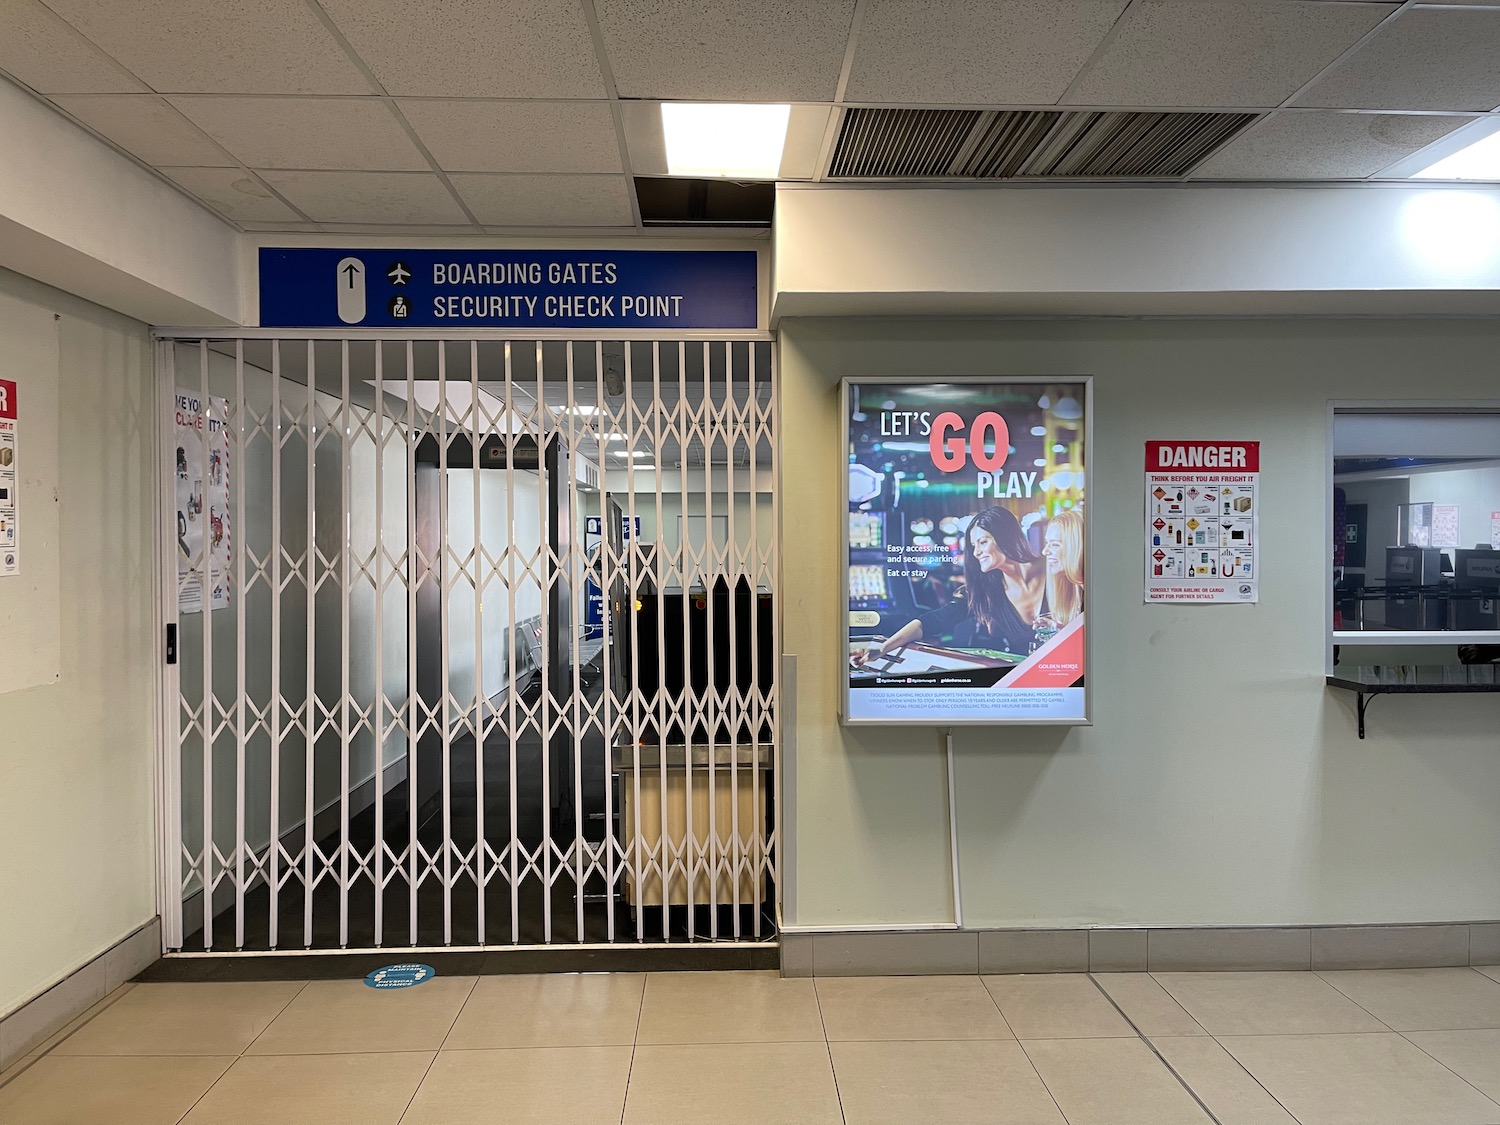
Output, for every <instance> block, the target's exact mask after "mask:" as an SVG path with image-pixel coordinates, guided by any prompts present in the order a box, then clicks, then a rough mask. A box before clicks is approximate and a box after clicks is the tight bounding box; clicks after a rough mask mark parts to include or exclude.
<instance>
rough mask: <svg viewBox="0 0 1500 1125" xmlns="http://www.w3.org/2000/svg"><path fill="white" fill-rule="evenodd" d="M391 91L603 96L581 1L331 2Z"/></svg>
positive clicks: (343, 28)
mask: <svg viewBox="0 0 1500 1125" xmlns="http://www.w3.org/2000/svg"><path fill="white" fill-rule="evenodd" d="M322 3H323V10H324V11H326V12H327V13H328V15H329V17H330V18H331V19H332V20H333V22H334V23H335V24H336V25H337V26H338V29H339V31H340V32H342V33H343V35H344V38H346V39H347V40H348V41H349V45H350V46H352V47H353V48H354V50H355V51H356V52H358V54H359V57H360V58H362V59H363V60H364V61H365V64H366V65H367V66H369V68H370V69H371V71H373V72H374V74H375V77H376V78H378V79H379V80H380V83H381V85H383V86H384V87H385V89H386V92H387V93H390V94H397V95H403V96H411V95H415V96H431V97H458V98H602V97H604V95H605V90H604V79H603V77H602V76H601V74H600V71H599V59H598V57H597V56H596V55H595V53H594V40H593V36H592V35H591V34H590V33H589V28H588V24H587V22H586V21H585V20H584V17H583V5H582V4H580V3H578V0H527V2H526V3H523V4H497V3H495V2H494V0H444V3H441V4H422V3H413V2H412V0H322Z"/></svg>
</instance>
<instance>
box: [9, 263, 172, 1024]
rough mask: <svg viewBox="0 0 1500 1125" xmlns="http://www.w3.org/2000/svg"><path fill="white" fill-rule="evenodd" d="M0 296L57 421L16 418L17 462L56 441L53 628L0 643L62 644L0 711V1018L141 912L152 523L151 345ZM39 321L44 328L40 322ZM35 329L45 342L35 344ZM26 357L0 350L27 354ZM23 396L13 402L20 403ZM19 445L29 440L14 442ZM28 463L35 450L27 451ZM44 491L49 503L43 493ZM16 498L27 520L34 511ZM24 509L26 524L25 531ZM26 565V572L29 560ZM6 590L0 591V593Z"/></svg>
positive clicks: (15, 289) (99, 319)
mask: <svg viewBox="0 0 1500 1125" xmlns="http://www.w3.org/2000/svg"><path fill="white" fill-rule="evenodd" d="M0 298H3V299H14V300H18V301H24V302H27V303H30V304H33V305H38V306H41V307H42V308H43V309H45V310H48V311H49V312H51V313H54V314H56V315H57V316H58V318H59V319H58V320H57V321H56V322H55V331H56V333H57V338H58V343H59V349H58V353H57V354H58V362H57V365H56V367H55V368H53V369H50V370H46V369H40V368H38V369H36V370H33V371H30V372H28V373H27V377H26V379H24V380H23V381H22V386H23V387H26V386H28V385H29V386H31V387H32V388H36V387H38V386H39V385H40V384H44V383H45V384H47V385H49V387H50V389H51V390H52V391H53V392H54V395H53V401H55V402H56V403H58V404H59V408H58V409H56V410H55V411H52V412H50V413H51V416H50V417H48V416H46V414H45V413H44V412H41V411H36V412H33V413H25V410H26V407H25V402H26V400H25V398H24V397H23V399H22V402H21V406H22V410H23V415H22V429H21V433H20V442H21V444H20V450H21V456H22V457H23V458H24V457H25V455H26V454H25V450H26V447H27V442H28V440H29V441H31V442H33V443H35V442H36V441H38V439H40V437H41V435H42V433H43V431H44V429H45V428H47V427H50V428H51V429H52V430H53V431H54V433H55V434H56V436H57V441H58V451H59V458H58V470H57V473H56V480H55V481H53V482H50V483H51V484H52V486H53V487H55V489H56V503H57V505H58V507H59V509H60V511H61V514H62V520H61V527H60V532H61V534H60V537H59V551H58V558H59V564H60V565H59V574H58V583H59V586H60V590H61V601H60V615H59V612H58V607H57V606H50V607H45V608H44V609H43V610H42V611H43V612H45V613H46V614H47V616H46V618H44V619H40V620H30V619H29V618H30V617H32V616H33V615H34V614H35V613H36V612H37V610H38V608H41V607H33V608H31V609H26V610H23V611H22V612H23V613H25V614H26V615H27V617H28V620H24V621H23V620H19V619H17V618H13V617H10V616H7V617H6V618H5V619H3V620H0V636H10V637H15V636H17V635H31V634H32V631H33V630H34V629H50V630H52V631H53V632H54V634H60V639H61V662H60V669H61V678H60V679H59V680H58V682H57V683H55V684H48V685H46V686H42V687H35V688H31V689H29V690H24V691H14V692H9V693H6V694H3V695H0V730H3V731H4V732H5V737H4V740H3V743H4V744H3V746H0V855H3V856H4V857H5V861H4V862H3V863H0V1015H4V1014H5V1013H7V1012H9V1011H10V1010H12V1009H13V1008H16V1007H18V1006H19V1005H20V1004H22V1003H24V1002H25V1001H26V1000H28V999H30V998H31V997H32V996H35V995H36V994H38V993H39V992H41V991H43V990H44V989H46V988H47V987H48V986H50V985H52V984H53V983H55V982H56V981H58V980H60V979H61V978H62V977H64V976H66V975H68V974H69V973H71V972H72V971H73V970H75V969H77V968H79V967H80V966H82V965H84V964H86V963H87V962H89V961H90V960H92V959H93V958H94V957H96V956H98V955H99V954H100V953H101V952H103V951H104V950H105V949H108V948H109V947H110V946H112V945H113V944H115V943H116V942H117V941H119V940H120V939H121V938H124V937H126V936H127V935H129V934H130V933H131V932H132V931H134V930H135V929H137V928H138V927H140V926H141V925H143V924H144V923H146V922H148V921H149V920H150V919H151V918H152V917H153V916H154V915H155V914H156V904H155V859H154V838H153V808H154V800H155V797H154V784H153V776H154V762H155V757H156V729H155V710H154V698H155V695H154V692H155V665H154V662H153V654H155V653H156V652H157V644H158V636H157V632H156V626H155V624H154V621H153V610H152V591H153V584H154V582H155V575H154V571H153V566H154V563H153V546H152V540H153V536H154V534H155V532H154V528H155V522H154V521H155V517H154V514H153V501H154V497H153V488H154V481H155V476H154V472H153V466H152V457H153V448H154V447H153V442H154V440H155V420H154V416H153V406H152V402H153V396H152V390H151V387H152V363H151V341H150V336H149V334H148V332H147V329H146V326H145V325H143V324H139V323H137V322H135V321H132V320H128V319H126V318H125V317H122V316H118V315H116V314H114V313H111V312H106V311H105V310H104V309H101V308H99V307H97V306H95V305H90V304H88V303H87V302H84V301H81V300H78V299H77V298H74V297H69V296H66V295H64V294H62V293H59V292H57V291H55V290H52V289H49V288H47V287H46V286H43V285H39V284H37V283H35V282H32V281H29V280H26V279H24V278H21V277H19V276H17V275H15V274H12V273H9V272H7V271H4V270H0ZM44 319H47V320H49V321H50V318H44ZM51 330H53V329H51V328H50V327H49V331H51ZM30 343H31V342H30V341H18V340H14V339H7V340H4V341H0V346H4V347H6V348H9V349H13V350H20V351H24V350H26V348H27V346H28V345H29V344H30ZM24 393H25V392H23V394H24ZM28 434H29V436H28ZM33 448H35V446H34V445H33ZM49 490H50V489H49ZM41 491H42V490H38V489H33V490H31V491H30V492H29V493H27V494H23V495H22V496H21V532H22V566H23V567H24V566H26V565H27V562H26V559H27V556H26V553H25V546H24V544H25V535H26V529H27V526H28V524H27V520H28V518H30V519H32V520H33V526H35V521H36V520H37V519H38V517H39V516H40V513H41V510H42V508H43V507H44V506H45V505H46V504H47V502H48V500H49V499H50V498H49V497H47V496H45V495H43V494H39V492H41ZM28 511H29V512H30V513H32V514H31V516H30V517H28V515H27V513H28ZM32 565H36V562H35V558H34V559H33V563H32ZM14 581H20V579H11V578H0V582H14Z"/></svg>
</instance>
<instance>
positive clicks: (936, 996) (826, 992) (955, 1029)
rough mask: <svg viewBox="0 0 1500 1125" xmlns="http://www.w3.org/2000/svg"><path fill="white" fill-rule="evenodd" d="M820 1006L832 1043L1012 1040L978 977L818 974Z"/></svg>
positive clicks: (1008, 1029) (1002, 1018)
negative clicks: (838, 1041)
mask: <svg viewBox="0 0 1500 1125" xmlns="http://www.w3.org/2000/svg"><path fill="white" fill-rule="evenodd" d="M818 1004H819V1005H820V1006H821V1007H822V1009H823V1026H824V1027H825V1028H826V1029H827V1032H828V1039H829V1041H830V1042H833V1041H835V1040H840V1041H850V1040H870V1039H888V1040H889V1039H900V1040H915V1039H1014V1038H1015V1036H1014V1035H1012V1034H1011V1030H1010V1028H1009V1027H1008V1026H1006V1023H1005V1019H1004V1017H1003V1016H1001V1015H1000V1009H999V1008H998V1007H996V1006H995V1001H994V1000H993V998H991V996H990V994H989V991H988V990H987V989H986V988H985V987H984V982H983V981H981V980H980V979H979V978H978V977H828V978H822V977H820V978H819V979H818Z"/></svg>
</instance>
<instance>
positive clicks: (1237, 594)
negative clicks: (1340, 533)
mask: <svg viewBox="0 0 1500 1125" xmlns="http://www.w3.org/2000/svg"><path fill="white" fill-rule="evenodd" d="M1259 513H1260V442H1258V441H1148V442H1147V443H1146V601H1147V602H1169V603H1170V602H1177V603H1192V602H1197V603H1201V604H1215V603H1226V602H1247V603H1248V602H1256V601H1259V600H1260V558H1259V551H1260V519H1259Z"/></svg>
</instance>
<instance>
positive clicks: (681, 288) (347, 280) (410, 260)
mask: <svg viewBox="0 0 1500 1125" xmlns="http://www.w3.org/2000/svg"><path fill="white" fill-rule="evenodd" d="M757 276H758V274H757V264H756V253H755V251H753V250H546V251H532V250H335V249H328V248H321V247H319V248H300V249H283V248H276V247H269V246H268V247H262V248H261V251H260V323H261V325H262V326H263V327H267V328H341V327H350V328H401V327H411V328H665V329H674V328H679V329H709V330H717V329H745V328H751V329H753V328H757V327H759V311H760V308H759V301H758V300H757V294H756V283H757Z"/></svg>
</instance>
